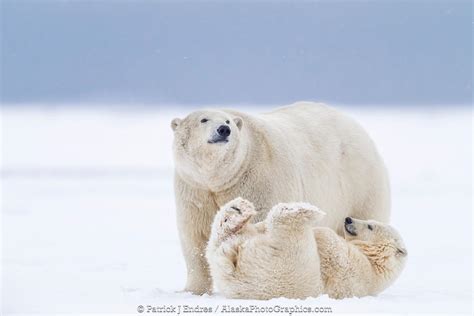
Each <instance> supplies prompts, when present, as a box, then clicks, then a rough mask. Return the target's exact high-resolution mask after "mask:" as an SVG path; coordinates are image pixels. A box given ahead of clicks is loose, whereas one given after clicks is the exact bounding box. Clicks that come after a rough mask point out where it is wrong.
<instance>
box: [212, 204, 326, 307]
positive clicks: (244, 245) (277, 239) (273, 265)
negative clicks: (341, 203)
mask: <svg viewBox="0 0 474 316" xmlns="http://www.w3.org/2000/svg"><path fill="white" fill-rule="evenodd" d="M256 214H257V213H256V212H255V208H254V206H253V204H252V203H250V202H249V201H247V200H244V199H242V198H237V199H234V200H232V201H230V202H229V203H227V204H226V205H224V207H222V208H221V210H220V211H219V212H218V213H217V215H216V216H215V219H214V223H213V225H212V230H211V237H210V239H209V244H208V246H207V251H206V258H207V260H208V262H209V267H210V271H211V276H212V279H213V280H214V283H215V286H216V287H217V289H218V290H219V292H221V293H222V294H223V295H224V296H225V297H227V298H240V299H262V300H264V299H271V298H276V297H286V298H299V299H303V298H306V297H317V296H319V295H320V294H321V291H322V281H321V272H320V263H319V257H318V255H317V254H318V251H317V248H316V241H315V238H314V232H313V227H314V224H315V223H316V222H318V221H320V220H321V219H322V218H323V217H324V215H325V214H324V213H323V212H321V211H319V210H318V209H317V208H316V207H314V206H312V205H310V204H306V203H291V204H288V203H280V204H278V205H276V206H274V207H273V208H272V209H271V211H270V212H269V213H268V215H267V218H266V219H265V220H264V221H263V222H260V223H258V224H252V223H249V221H250V220H251V218H252V217H253V216H255V215H256Z"/></svg>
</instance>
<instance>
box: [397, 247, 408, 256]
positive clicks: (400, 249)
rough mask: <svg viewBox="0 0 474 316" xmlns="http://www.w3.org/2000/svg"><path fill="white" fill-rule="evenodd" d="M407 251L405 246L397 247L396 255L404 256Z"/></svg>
mask: <svg viewBox="0 0 474 316" xmlns="http://www.w3.org/2000/svg"><path fill="white" fill-rule="evenodd" d="M407 255H408V252H407V250H406V249H405V248H397V256H399V257H406V256H407Z"/></svg>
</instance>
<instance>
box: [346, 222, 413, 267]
mask: <svg viewBox="0 0 474 316" xmlns="http://www.w3.org/2000/svg"><path fill="white" fill-rule="evenodd" d="M344 238H345V239H346V240H349V241H354V242H355V243H356V244H358V245H361V246H367V247H372V249H375V248H377V247H378V248H379V249H383V255H384V256H386V258H388V257H390V258H393V259H403V258H405V257H406V256H407V250H406V248H405V244H404V243H403V240H402V238H401V236H400V234H399V233H398V232H397V231H396V230H395V228H393V227H392V226H390V225H387V224H384V223H380V222H377V221H374V220H367V221H366V220H361V219H356V218H352V217H346V219H345V221H344Z"/></svg>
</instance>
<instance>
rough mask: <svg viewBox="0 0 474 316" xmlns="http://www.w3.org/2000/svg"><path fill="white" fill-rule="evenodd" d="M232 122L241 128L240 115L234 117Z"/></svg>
mask: <svg viewBox="0 0 474 316" xmlns="http://www.w3.org/2000/svg"><path fill="white" fill-rule="evenodd" d="M234 123H235V125H237V127H238V128H239V129H242V124H243V121H242V119H241V118H240V117H236V118H234Z"/></svg>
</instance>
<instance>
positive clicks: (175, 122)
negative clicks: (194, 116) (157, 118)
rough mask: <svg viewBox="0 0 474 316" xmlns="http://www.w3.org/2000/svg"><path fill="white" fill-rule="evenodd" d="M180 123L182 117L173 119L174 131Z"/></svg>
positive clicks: (172, 127)
mask: <svg viewBox="0 0 474 316" xmlns="http://www.w3.org/2000/svg"><path fill="white" fill-rule="evenodd" d="M180 123H181V119H179V118H175V119H173V120H172V121H171V129H172V130H173V131H175V130H176V128H177V127H178V125H179V124H180Z"/></svg>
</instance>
